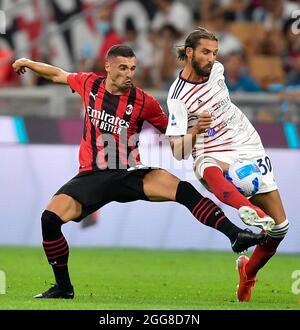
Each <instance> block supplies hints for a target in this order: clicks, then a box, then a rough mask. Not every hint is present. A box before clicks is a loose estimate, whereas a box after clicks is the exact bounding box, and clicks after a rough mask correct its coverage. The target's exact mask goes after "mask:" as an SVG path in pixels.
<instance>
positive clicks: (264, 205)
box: [250, 190, 286, 224]
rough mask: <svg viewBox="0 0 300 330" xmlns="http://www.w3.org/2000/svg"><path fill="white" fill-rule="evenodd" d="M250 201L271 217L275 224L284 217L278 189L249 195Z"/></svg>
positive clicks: (280, 221)
mask: <svg viewBox="0 0 300 330" xmlns="http://www.w3.org/2000/svg"><path fill="white" fill-rule="evenodd" d="M250 201H251V203H253V204H254V205H256V206H258V207H260V208H261V209H262V210H263V211H264V212H265V213H267V214H268V215H269V216H270V217H272V218H273V219H274V220H275V222H276V223H277V224H280V223H282V222H283V221H284V220H285V219H286V214H285V211H284V207H283V204H282V201H281V197H280V194H279V191H278V190H273V191H270V192H266V193H262V194H257V195H254V196H253V197H251V199H250Z"/></svg>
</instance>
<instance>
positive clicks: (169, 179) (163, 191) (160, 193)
mask: <svg viewBox="0 0 300 330" xmlns="http://www.w3.org/2000/svg"><path fill="white" fill-rule="evenodd" d="M179 182H180V180H179V179H178V178H177V177H176V176H175V175H173V174H171V173H169V172H167V171H165V170H160V169H159V170H153V171H151V172H149V173H147V174H146V175H145V176H144V178H143V187H144V193H145V195H146V196H147V197H148V198H149V199H150V200H151V201H169V200H170V201H175V200H176V192H177V187H178V184H179Z"/></svg>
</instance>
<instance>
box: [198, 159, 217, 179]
mask: <svg viewBox="0 0 300 330" xmlns="http://www.w3.org/2000/svg"><path fill="white" fill-rule="evenodd" d="M211 168H214V169H216V168H217V169H219V170H220V173H221V175H223V170H222V168H221V166H220V165H219V164H218V162H217V161H216V160H215V159H213V158H209V157H208V158H205V159H203V160H202V161H200V162H196V165H195V167H194V171H195V175H196V177H197V178H198V180H201V179H204V173H205V172H206V175H209V170H207V169H211Z"/></svg>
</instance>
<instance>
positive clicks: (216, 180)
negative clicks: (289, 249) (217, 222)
mask: <svg viewBox="0 0 300 330" xmlns="http://www.w3.org/2000/svg"><path fill="white" fill-rule="evenodd" d="M203 179H204V180H205V181H206V183H207V184H208V186H209V188H210V190H211V191H212V192H213V194H214V195H215V196H216V197H217V198H218V199H219V200H220V201H221V202H223V203H225V204H227V205H230V206H232V207H234V208H236V209H239V208H240V207H241V206H249V207H251V208H253V209H255V211H256V212H257V214H258V216H259V217H261V218H263V217H265V216H266V214H265V213H264V212H263V211H262V210H261V209H260V208H259V207H257V206H254V205H253V204H252V203H250V202H249V200H248V199H247V198H246V197H245V196H244V195H242V194H241V193H240V192H239V191H238V190H237V189H236V187H235V186H234V185H233V184H232V183H230V182H229V181H228V180H227V179H226V178H225V177H224V175H223V172H222V170H221V169H220V168H218V167H216V166H210V167H207V168H206V169H205V170H204V173H203Z"/></svg>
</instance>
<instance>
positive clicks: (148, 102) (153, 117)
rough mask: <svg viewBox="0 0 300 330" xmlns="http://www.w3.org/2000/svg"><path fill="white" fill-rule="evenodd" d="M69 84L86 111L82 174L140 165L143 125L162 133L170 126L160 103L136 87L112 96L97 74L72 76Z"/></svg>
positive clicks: (80, 154)
mask: <svg viewBox="0 0 300 330" xmlns="http://www.w3.org/2000/svg"><path fill="white" fill-rule="evenodd" d="M68 84H69V86H70V87H71V88H72V90H74V91H76V92H77V93H78V94H79V95H80V96H81V98H82V100H83V103H84V108H85V118H84V129H83V137H82V139H81V143H80V150H79V163H80V169H79V170H80V171H81V172H82V171H88V170H96V169H106V168H110V169H121V168H123V169H127V168H129V167H134V166H136V165H139V164H141V160H140V155H139V150H138V143H139V133H140V131H141V129H142V125H143V122H144V121H145V120H146V121H148V122H149V123H150V124H152V125H153V126H154V127H156V128H157V129H159V130H164V129H165V128H166V127H167V124H168V118H167V116H166V114H165V113H164V112H163V110H162V108H161V106H160V105H159V103H158V102H157V101H156V100H155V99H154V98H153V97H152V96H150V95H149V94H147V93H146V92H144V91H143V90H142V89H140V88H137V87H134V86H132V87H131V88H130V89H129V90H128V91H127V92H126V93H124V94H122V95H113V94H111V93H109V92H108V91H107V90H106V89H105V85H104V84H105V77H101V76H99V75H97V74H95V73H86V72H80V73H71V74H69V75H68Z"/></svg>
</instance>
